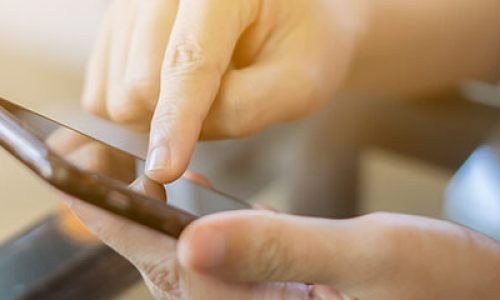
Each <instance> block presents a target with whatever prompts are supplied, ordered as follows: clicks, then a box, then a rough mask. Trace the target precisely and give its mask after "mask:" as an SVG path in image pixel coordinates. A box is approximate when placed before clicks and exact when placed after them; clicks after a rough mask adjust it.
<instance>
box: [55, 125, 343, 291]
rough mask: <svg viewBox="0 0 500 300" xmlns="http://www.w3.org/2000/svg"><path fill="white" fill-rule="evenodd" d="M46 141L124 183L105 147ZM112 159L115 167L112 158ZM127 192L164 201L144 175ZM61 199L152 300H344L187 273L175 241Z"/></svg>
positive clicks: (296, 287) (75, 139)
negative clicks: (129, 266)
mask: <svg viewBox="0 0 500 300" xmlns="http://www.w3.org/2000/svg"><path fill="white" fill-rule="evenodd" d="M48 142H49V144H50V145H51V147H52V148H53V149H54V150H56V151H57V152H58V153H59V154H60V155H64V156H65V157H67V158H68V159H69V160H70V161H72V162H73V163H75V164H76V165H77V166H79V167H80V168H83V169H85V170H87V171H91V172H95V173H99V174H105V175H107V176H111V177H115V178H119V179H122V180H123V179H124V178H123V176H122V175H120V174H124V172H123V171H124V169H123V168H122V167H118V168H110V166H111V165H113V164H110V160H109V159H113V157H115V156H116V153H113V150H112V149H110V148H102V147H99V146H98V144H95V143H92V142H90V141H89V140H88V139H87V138H85V137H82V136H80V135H75V134H74V133H72V132H68V131H66V130H59V131H57V132H56V133H55V134H53V135H52V136H51V137H50V138H49V141H48ZM113 161H114V162H115V163H117V164H118V162H117V161H116V160H113ZM122 163H123V162H122ZM125 173H126V172H125ZM186 176H187V177H189V178H190V179H191V180H193V181H196V182H198V183H199V184H203V185H208V184H209V183H208V182H207V181H206V180H204V179H203V178H200V177H197V176H195V175H194V174H192V173H189V174H187V175H186ZM127 177H128V176H127ZM131 188H133V189H135V190H136V191H138V192H141V193H144V194H146V195H148V196H150V197H152V198H153V199H158V200H159V201H165V200H166V195H165V189H164V188H163V186H162V185H160V184H158V183H155V182H153V181H151V180H149V179H147V178H146V177H143V178H139V179H137V180H136V181H135V182H134V183H133V184H132V185H131ZM66 199H67V203H68V205H69V207H70V208H71V210H72V211H73V212H74V213H75V214H76V215H77V216H78V217H79V218H80V220H82V221H83V222H84V224H85V225H86V226H87V227H88V228H89V229H90V230H91V231H92V232H93V233H94V234H95V235H96V236H97V237H99V238H100V239H101V240H102V241H104V242H105V243H106V244H108V245H109V246H111V247H112V248H114V249H115V250H116V251H117V252H118V253H120V254H122V255H123V256H125V257H126V258H128V259H129V260H130V261H131V262H132V263H133V264H134V265H135V266H136V267H137V269H138V270H139V271H140V273H141V274H142V276H143V278H144V280H145V282H146V284H147V286H148V287H149V289H150V290H151V292H152V294H153V295H154V296H155V297H156V298H157V299H193V300H196V299H203V300H205V299H209V300H210V299H217V300H219V299H221V300H223V299H243V300H244V299H333V300H336V299H338V300H342V299H349V298H343V296H342V295H341V294H339V293H338V292H337V291H335V290H334V289H332V288H329V287H326V286H319V285H305V284H300V283H293V284H292V283H234V282H231V281H228V280H222V279H219V278H216V277H214V276H210V275H203V274H200V273H197V272H194V271H192V270H188V269H186V268H184V267H182V266H181V265H180V264H179V263H178V261H177V254H176V244H177V242H176V240H175V239H172V238H170V237H168V236H165V235H163V234H160V233H157V232H154V231H151V230H150V229H148V228H145V227H142V226H140V225H137V224H135V223H132V222H130V221H127V220H125V219H122V218H120V217H118V216H115V215H112V214H110V213H108V212H105V211H102V210H100V209H98V208H96V207H93V206H92V205H89V204H87V203H85V202H82V201H80V200H78V199H72V198H68V197H66ZM325 297H326V298H325Z"/></svg>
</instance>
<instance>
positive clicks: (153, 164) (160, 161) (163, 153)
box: [146, 146, 170, 172]
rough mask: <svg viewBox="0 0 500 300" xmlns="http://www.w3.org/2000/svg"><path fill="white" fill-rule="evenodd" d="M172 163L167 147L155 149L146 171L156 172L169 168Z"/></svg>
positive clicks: (149, 156) (147, 163) (151, 152)
mask: <svg viewBox="0 0 500 300" xmlns="http://www.w3.org/2000/svg"><path fill="white" fill-rule="evenodd" d="M169 161H170V151H169V149H168V147H167V146H158V147H155V148H153V149H152V150H151V151H150V152H149V155H148V159H147V161H146V171H147V172H155V171H159V170H164V169H165V168H167V166H168V163H169Z"/></svg>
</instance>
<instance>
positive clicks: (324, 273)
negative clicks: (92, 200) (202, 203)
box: [72, 0, 500, 299]
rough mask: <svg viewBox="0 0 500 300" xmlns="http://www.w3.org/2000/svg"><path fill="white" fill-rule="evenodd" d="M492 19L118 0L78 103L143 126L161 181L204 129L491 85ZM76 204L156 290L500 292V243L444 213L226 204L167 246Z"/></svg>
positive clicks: (436, 7)
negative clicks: (475, 83)
mask: <svg viewBox="0 0 500 300" xmlns="http://www.w3.org/2000/svg"><path fill="white" fill-rule="evenodd" d="M499 14H500V1H498V0H477V1H467V0H458V1H457V0H439V1H436V0H423V1H398V0H372V1H368V0H367V1H362V0H360V1H340V0H338V1H336V0H330V1H327V0H322V1H320V0H318V1H311V0H310V1H307V0H288V1H286V0H275V1H271V0H269V1H264V0H261V1H258V0H255V1H243V0H234V1H223V0H211V1H209V0H183V1H181V2H180V4H179V2H178V1H174V0H170V1H160V0H158V1H138V0H137V1H132V0H127V1H125V0H122V1H115V2H114V3H113V4H112V6H111V9H110V11H109V14H108V17H107V18H106V21H105V24H104V30H103V34H102V35H101V37H100V38H99V41H98V43H97V46H96V50H95V51H94V54H93V56H92V58H91V61H90V67H89V71H88V76H87V81H86V82H87V84H86V88H85V96H84V104H85V107H86V108H87V109H89V110H91V111H93V112H94V113H96V114H99V115H101V116H103V117H107V118H110V119H112V120H114V121H116V122H121V123H125V124H131V125H134V126H136V127H139V128H148V127H149V124H150V121H151V120H152V123H151V126H150V127H151V144H150V151H151V153H150V155H149V163H148V167H149V168H148V170H147V173H148V175H149V176H150V177H151V178H153V179H155V180H157V181H160V182H167V181H171V180H174V179H175V178H177V177H179V176H180V175H181V174H182V173H183V172H184V170H185V167H186V165H187V163H188V161H189V158H190V156H191V153H192V151H193V149H194V146H195V143H196V141H197V140H198V138H199V137H201V138H205V139H217V138H233V137H240V136H245V135H249V134H252V133H254V132H256V131H258V130H260V129H263V128H265V127H267V126H270V125H272V124H274V123H278V122H283V121H289V120H293V119H296V118H301V117H304V116H305V115H307V114H309V113H311V112H312V111H314V110H315V109H317V108H318V107H320V106H321V105H322V104H323V103H325V102H326V101H328V100H329V99H330V98H331V97H333V95H335V94H336V93H366V94H370V95H372V94H388V95H398V96H401V95H414V94H419V93H427V92H432V91H440V90H443V89H451V88H455V87H456V86H457V85H458V84H459V83H460V82H461V81H462V80H464V79H469V78H470V79H482V80H493V79H497V78H498V74H499V73H498V70H500V59H499V57H500V38H498V37H499V36H500V15H499ZM154 149H156V151H153V150H154ZM72 209H73V210H74V211H75V212H76V214H77V215H79V216H80V218H81V219H82V220H83V222H84V223H85V224H87V225H88V226H89V228H90V229H91V230H92V231H93V232H94V233H95V234H96V235H97V236H98V237H100V238H101V239H102V240H103V241H104V242H106V243H108V244H109V245H110V246H112V247H113V248H114V249H116V250H117V251H118V252H119V253H121V254H122V255H124V256H125V257H127V258H128V259H129V260H130V261H132V262H133V263H134V264H135V265H136V266H137V267H138V269H139V270H141V272H142V274H143V276H144V277H145V278H146V283H148V285H149V286H150V287H151V288H152V291H153V294H154V295H155V296H157V297H158V298H165V299H169V298H171V297H173V298H175V297H176V296H177V297H179V298H183V297H184V298H186V297H188V298H190V299H196V298H197V297H200V298H202V297H204V296H205V298H203V299H206V298H207V296H210V297H213V299H224V297H225V298H227V299H233V298H234V295H238V298H239V299H240V297H241V299H264V297H268V298H269V299H287V298H288V296H289V297H292V295H293V296H294V297H295V296H297V295H298V297H303V298H306V297H311V296H310V293H309V290H307V289H308V288H309V287H307V286H305V285H303V284H302V285H301V284H298V285H293V284H292V285H275V284H274V282H282V281H287V282H311V283H315V284H318V285H315V286H313V288H314V290H316V291H317V294H316V296H317V298H319V297H320V296H321V294H320V293H325V294H324V295H326V296H324V297H323V298H322V299H324V298H326V299H329V297H330V298H331V299H335V297H337V298H339V297H343V296H341V295H340V294H339V293H340V292H342V293H344V295H349V296H350V297H358V298H360V299H476V298H477V299H498V298H499V297H500V290H499V289H500V287H499V285H498V282H500V278H499V276H500V273H499V272H498V270H499V269H500V246H499V245H498V243H496V242H494V241H492V240H490V239H488V238H486V237H484V236H481V235H480V234H478V233H475V232H472V231H470V230H468V229H465V228H463V227H460V226H458V225H454V224H451V223H447V222H443V221H437V220H432V219H427V218H420V217H412V216H405V215H396V214H374V215H368V216H363V217H359V218H355V219H350V220H325V219H316V218H304V217H296V216H287V215H283V214H277V213H270V212H255V211H252V212H248V211H245V212H230V213H223V214H217V215H213V216H209V217H206V218H202V219H200V220H199V221H196V222H195V223H194V224H192V225H191V226H189V227H188V229H187V230H186V231H185V232H184V233H183V235H182V236H181V238H180V240H179V242H178V245H177V247H176V246H175V242H174V241H172V240H171V239H168V238H166V237H164V236H160V235H158V234H156V233H154V232H150V231H148V230H147V229H144V228H142V227H140V226H135V225H133V224H130V223H127V222H126V221H124V220H121V219H119V218H116V217H113V216H110V215H107V214H106V213H104V212H102V211H99V210H97V209H95V208H92V207H88V206H86V205H85V204H83V203H81V202H79V201H77V200H76V201H73V204H72ZM175 274H183V275H182V276H180V277H176V276H173V277H172V275H175ZM186 274H187V275H186ZM186 278H187V280H186ZM193 278H194V279H193ZM178 279H180V280H181V281H178ZM184 280H186V281H184ZM228 281H229V282H231V284H229V285H227V284H228V283H227V282H228ZM180 282H181V283H180ZM214 282H217V284H214ZM219 284H220V285H219ZM232 284H235V286H233V285H232ZM197 286H198V287H200V289H191V288H193V287H197ZM229 286H231V287H229ZM242 286H245V287H249V286H250V288H249V289H246V288H242ZM262 286H264V290H263V291H264V292H262V290H260V288H262ZM210 287H212V288H213V287H215V289H213V290H210V289H209V288H210ZM233 287H234V289H233ZM218 288H221V289H222V290H226V291H229V292H230V293H232V292H234V294H219V293H220V292H221V290H219V289H218ZM297 291H299V292H298V294H294V293H296V292H297ZM261 292H262V293H263V294H261ZM191 293H192V294H191ZM211 293H213V294H211ZM288 293H290V294H288ZM301 293H302V294H301ZM318 295H319V296H318ZM313 296H314V293H313ZM231 297H233V298H231ZM245 297H247V298H245ZM252 297H254V298H252ZM280 297H281V298H280ZM306 299H307V298H306Z"/></svg>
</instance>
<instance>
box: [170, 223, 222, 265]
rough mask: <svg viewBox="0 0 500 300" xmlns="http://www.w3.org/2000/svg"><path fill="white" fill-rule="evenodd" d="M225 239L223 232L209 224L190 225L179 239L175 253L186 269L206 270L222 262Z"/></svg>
mask: <svg viewBox="0 0 500 300" xmlns="http://www.w3.org/2000/svg"><path fill="white" fill-rule="evenodd" d="M225 252H226V241H225V238H224V236H223V234H222V233H221V232H219V231H217V230H215V228H212V227H209V226H196V225H194V226H192V227H190V228H188V229H186V230H185V232H183V234H182V235H181V237H180V239H179V244H178V248H177V255H178V260H179V262H180V264H181V265H182V266H184V267H186V268H188V269H192V270H197V271H202V272H207V271H210V270H214V269H216V268H217V267H218V266H220V265H222V264H223V261H224V256H225Z"/></svg>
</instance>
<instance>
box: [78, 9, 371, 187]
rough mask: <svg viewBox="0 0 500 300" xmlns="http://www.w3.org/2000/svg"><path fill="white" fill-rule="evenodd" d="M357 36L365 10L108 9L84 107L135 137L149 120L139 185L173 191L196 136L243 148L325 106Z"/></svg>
mask: <svg viewBox="0 0 500 300" xmlns="http://www.w3.org/2000/svg"><path fill="white" fill-rule="evenodd" d="M368 2H369V1H368ZM364 26H365V1H364V0H349V1H344V0H227V1H223V0H183V1H177V0H154V1H153V0H151V1H138V0H116V1H113V3H112V4H111V7H110V9H109V11H108V14H107V18H105V24H104V26H103V31H102V34H101V36H100V38H99V40H98V42H97V46H96V48H95V51H94V52H93V55H92V57H91V59H90V63H89V69H88V75H87V80H86V87H85V93H84V101H83V103H84V106H85V107H86V108H87V109H88V110H90V111H92V112H94V113H96V114H98V115H101V116H103V117H107V118H110V119H112V120H114V121H116V122H120V123H126V124H130V125H134V126H136V127H142V128H147V127H149V126H148V125H149V123H150V119H151V118H152V123H151V139H150V151H149V156H148V164H147V174H148V175H149V176H150V177H151V178H153V179H155V180H156V181H159V182H167V181H171V180H174V179H176V178H177V177H179V176H180V175H181V174H182V173H183V172H184V170H185V169H186V166H187V164H188V162H189V159H190V157H191V154H192V152H193V149H194V147H195V143H196V141H197V140H198V138H199V137H200V136H201V137H202V138H204V139H219V138H228V137H240V136H246V135H249V134H252V133H254V132H256V131H258V130H260V129H262V128H265V127H267V126H269V125H271V124H273V123H276V122H282V121H288V120H292V119H296V118H300V117H303V116H304V115H306V114H308V113H310V112H311V111H313V110H314V109H316V108H317V107H318V106H319V105H321V104H322V103H324V102H326V101H327V100H328V99H329V98H330V97H331V96H332V94H333V93H334V91H335V90H336V89H337V88H338V86H339V84H340V83H341V82H342V81H343V79H344V77H345V74H346V71H347V69H348V66H349V64H350V61H351V58H352V56H353V53H354V49H355V48H356V44H357V43H358V41H359V39H360V36H361V32H362V31H363V28H364Z"/></svg>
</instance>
